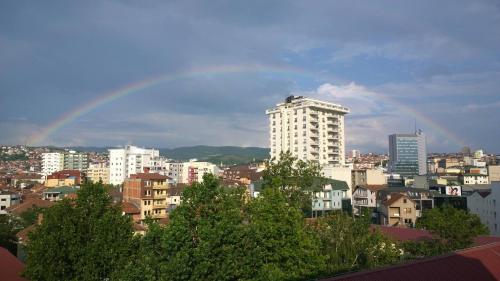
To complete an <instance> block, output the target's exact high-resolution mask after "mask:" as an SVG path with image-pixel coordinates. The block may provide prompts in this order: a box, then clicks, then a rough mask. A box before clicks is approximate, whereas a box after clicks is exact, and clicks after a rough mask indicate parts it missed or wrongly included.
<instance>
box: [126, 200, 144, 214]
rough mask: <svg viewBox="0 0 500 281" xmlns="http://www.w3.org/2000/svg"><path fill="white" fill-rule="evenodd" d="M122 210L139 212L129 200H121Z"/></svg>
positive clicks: (130, 212) (131, 212)
mask: <svg viewBox="0 0 500 281" xmlns="http://www.w3.org/2000/svg"><path fill="white" fill-rule="evenodd" d="M122 211H123V212H124V213H125V214H139V213H141V210H139V208H137V206H135V205H134V204H133V203H130V202H122Z"/></svg>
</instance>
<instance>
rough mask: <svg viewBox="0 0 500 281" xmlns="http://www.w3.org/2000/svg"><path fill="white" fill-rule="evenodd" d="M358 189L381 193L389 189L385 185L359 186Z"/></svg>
mask: <svg viewBox="0 0 500 281" xmlns="http://www.w3.org/2000/svg"><path fill="white" fill-rule="evenodd" d="M358 187H362V188H366V189H368V190H370V191H379V190H381V189H384V188H387V185H385V184H367V185H358Z"/></svg>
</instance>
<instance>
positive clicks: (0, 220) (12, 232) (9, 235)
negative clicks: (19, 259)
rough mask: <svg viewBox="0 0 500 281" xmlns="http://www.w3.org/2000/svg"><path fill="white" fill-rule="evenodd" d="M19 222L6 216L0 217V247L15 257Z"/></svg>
mask: <svg viewBox="0 0 500 281" xmlns="http://www.w3.org/2000/svg"><path fill="white" fill-rule="evenodd" d="M19 225H20V222H19V221H18V220H16V219H15V218H13V217H10V216H8V215H0V247H3V248H5V249H7V250H9V252H11V253H12V254H14V255H16V249H17V244H16V243H17V237H16V233H17V232H18V231H19V230H20V228H19Z"/></svg>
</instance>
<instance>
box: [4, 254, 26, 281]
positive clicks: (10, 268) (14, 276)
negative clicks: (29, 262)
mask: <svg viewBox="0 0 500 281" xmlns="http://www.w3.org/2000/svg"><path fill="white" fill-rule="evenodd" d="M23 269H24V264H23V263H22V262H20V261H19V260H18V259H17V258H16V257H15V256H14V255H12V254H11V253H10V252H9V251H7V249H5V248H2V247H0V272H1V273H2V280H9V281H18V280H27V279H24V278H22V277H21V276H19V275H20V274H21V272H22V271H23Z"/></svg>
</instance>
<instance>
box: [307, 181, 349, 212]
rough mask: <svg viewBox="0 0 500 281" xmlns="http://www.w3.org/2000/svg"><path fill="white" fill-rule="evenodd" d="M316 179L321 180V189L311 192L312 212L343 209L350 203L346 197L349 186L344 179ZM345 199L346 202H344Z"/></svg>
mask: <svg viewBox="0 0 500 281" xmlns="http://www.w3.org/2000/svg"><path fill="white" fill-rule="evenodd" d="M318 181H321V187H320V188H321V191H317V192H314V193H313V197H312V211H313V214H314V213H325V212H330V211H335V210H343V209H346V205H350V201H351V200H350V198H349V197H347V191H348V190H349V186H348V185H347V183H346V182H345V181H339V180H333V179H326V178H325V179H318ZM346 201H347V203H348V204H346ZM313 216H314V215H313Z"/></svg>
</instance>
